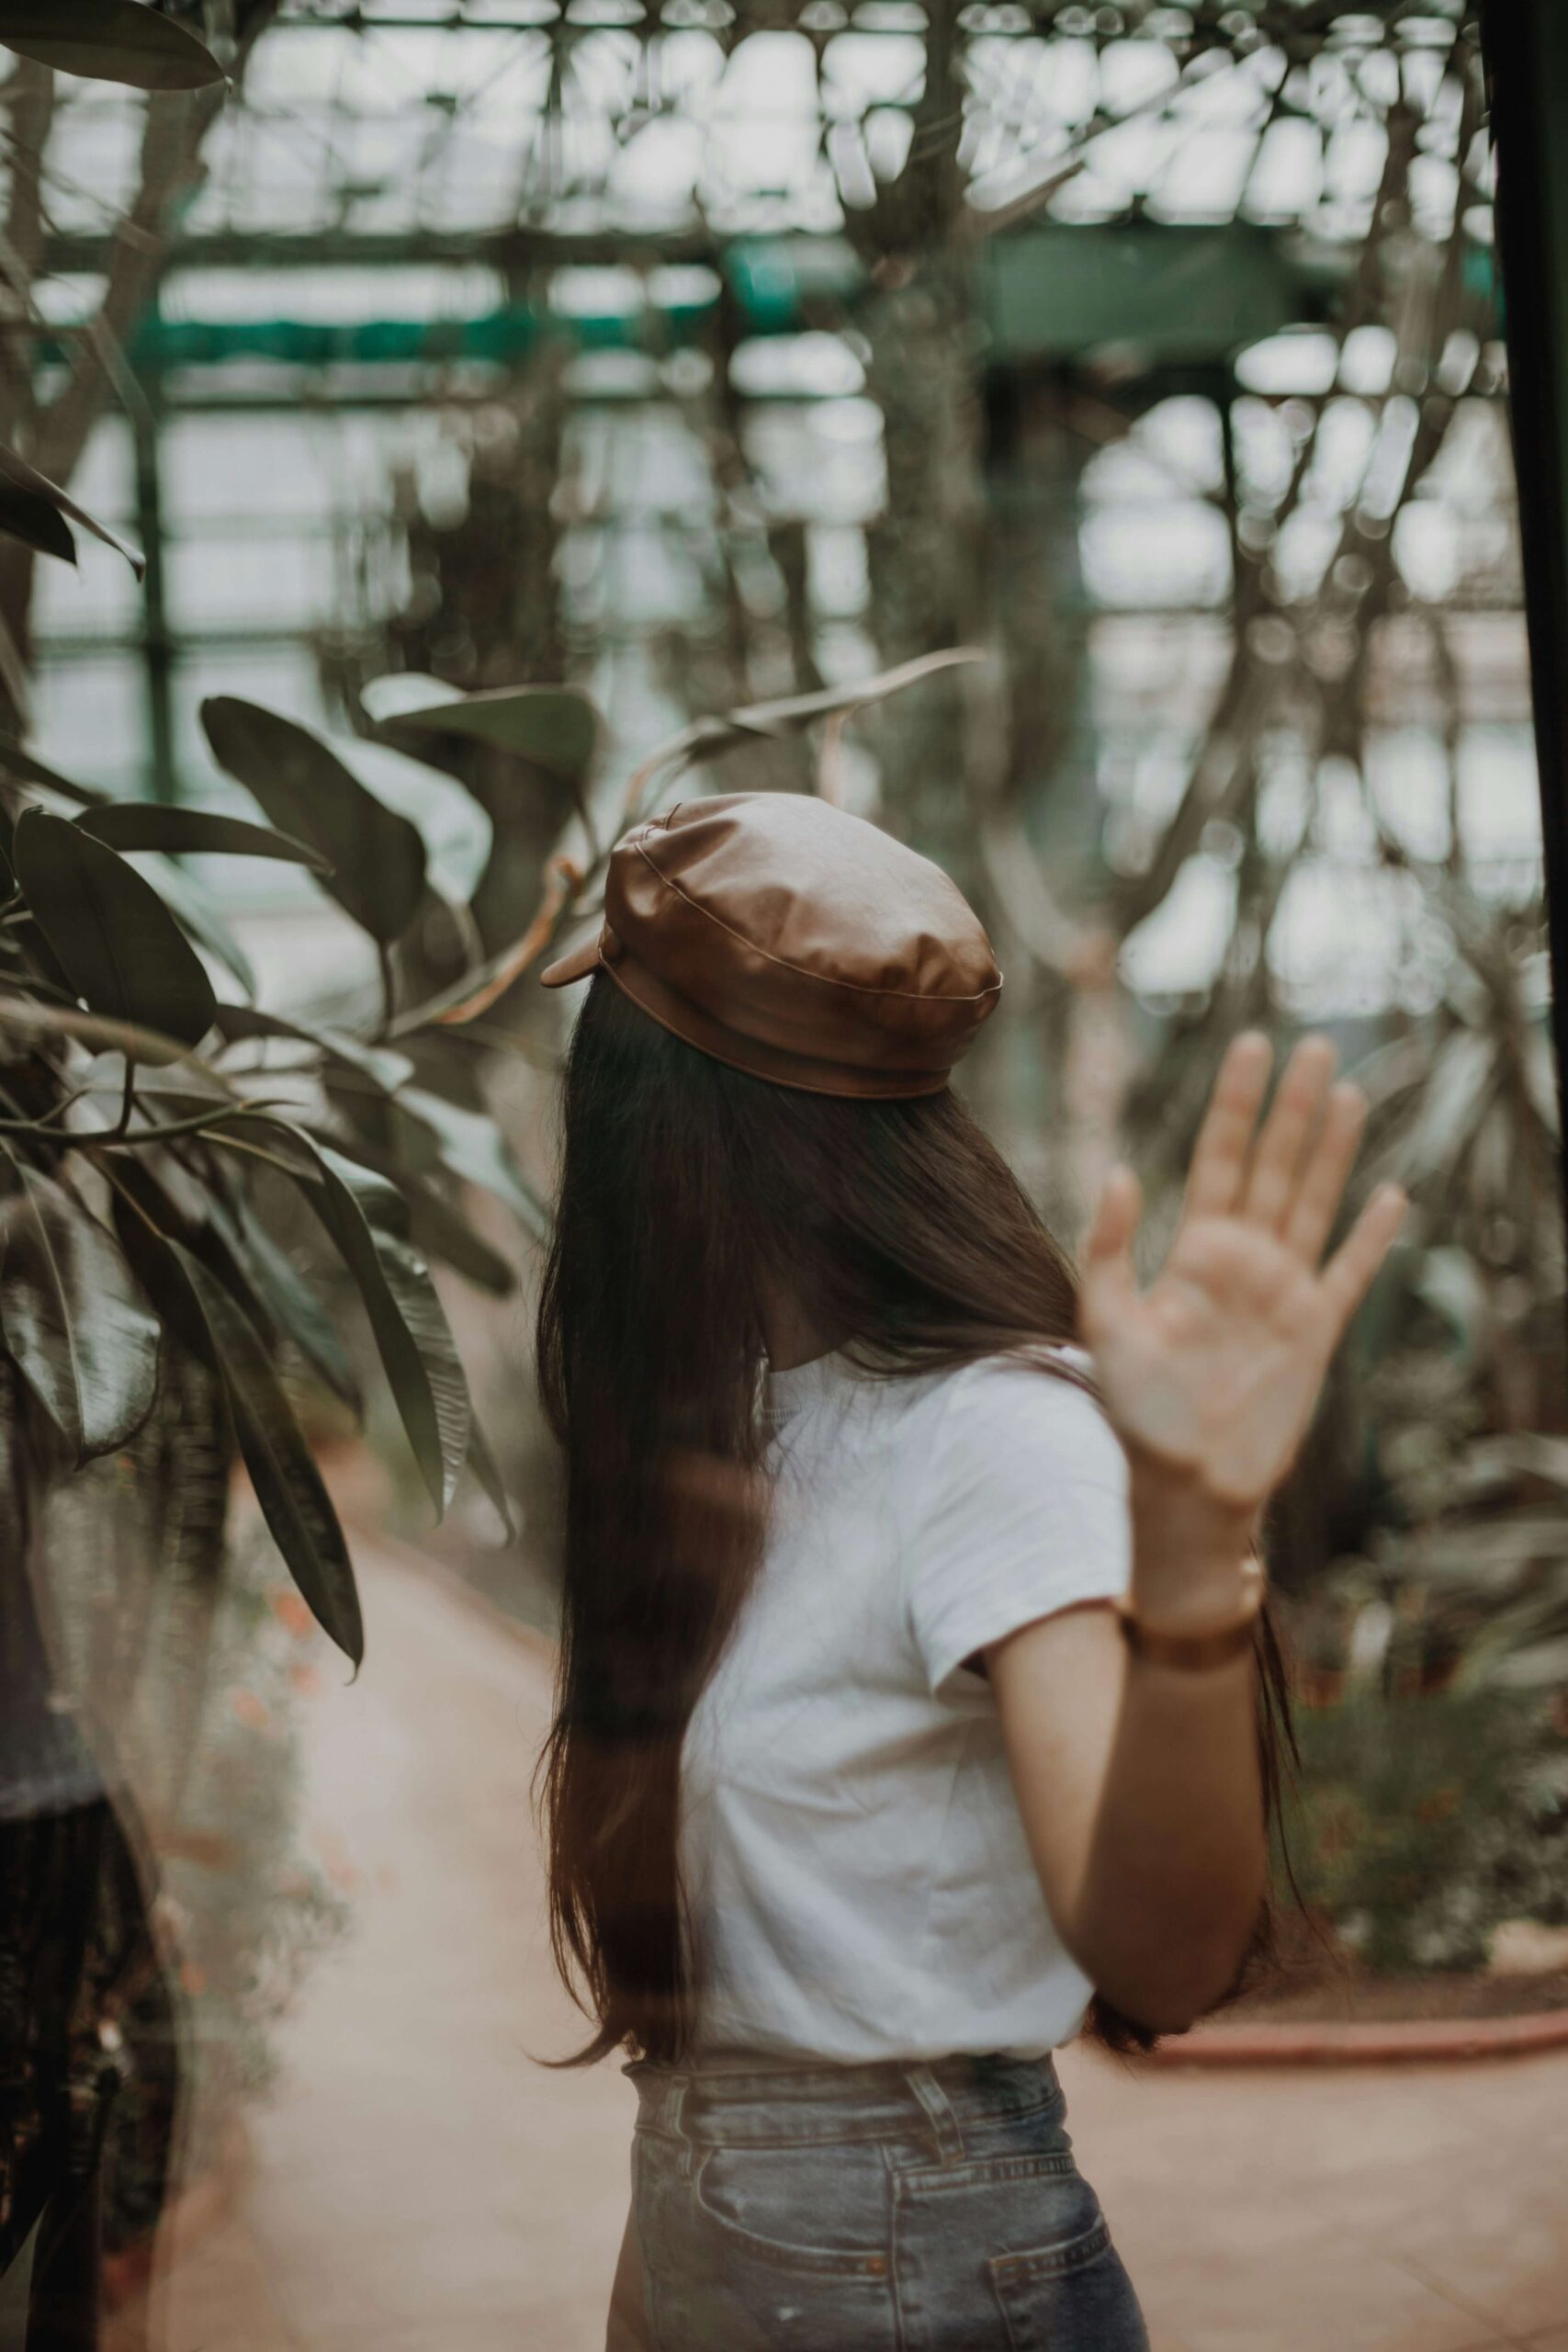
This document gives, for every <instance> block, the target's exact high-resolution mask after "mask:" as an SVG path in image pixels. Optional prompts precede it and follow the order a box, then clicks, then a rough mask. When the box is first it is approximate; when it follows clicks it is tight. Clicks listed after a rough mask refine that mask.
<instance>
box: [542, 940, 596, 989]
mask: <svg viewBox="0 0 1568 2352" xmlns="http://www.w3.org/2000/svg"><path fill="white" fill-rule="evenodd" d="M598 962H599V933H597V932H595V933H593V935H592V938H590V939H585V940H584V941H583V942H582V944H581V946H578V947H574V948H573V949H572V950H571V952H570V955H568V956H557V958H556V960H555V962H554V963H553V964H547V965H546V966H545V968H544V970H543V971H542V972H541V973H540V974H539V986H540V987H541V988H544V989H567V988H570V986H571V984H572V982H573V980H585V979H586V978H588V975H589V973H590V972H592V971H593V970H594V969H595V968H596V967H597V966H598Z"/></svg>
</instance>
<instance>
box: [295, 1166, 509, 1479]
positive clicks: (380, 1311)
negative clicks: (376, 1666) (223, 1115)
mask: <svg viewBox="0 0 1568 2352" xmlns="http://www.w3.org/2000/svg"><path fill="white" fill-rule="evenodd" d="M296 1133H297V1136H298V1138H299V1141H300V1142H302V1143H304V1144H305V1145H306V1146H307V1147H308V1148H309V1150H310V1155H311V1157H312V1159H314V1161H315V1164H316V1170H317V1177H318V1181H317V1182H314V1183H310V1184H307V1185H306V1186H305V1187H304V1191H305V1196H306V1198H307V1199H308V1200H309V1201H310V1205H311V1207H312V1208H313V1209H314V1210H315V1211H316V1214H317V1216H319V1217H320V1218H321V1223H322V1224H323V1225H324V1226H325V1227H326V1229H327V1231H328V1233H329V1234H330V1235H331V1237H332V1238H333V1241H334V1242H335V1243H336V1245H337V1249H338V1252H339V1255H340V1256H341V1257H342V1259H343V1261H344V1265H345V1266H346V1267H347V1268H348V1271H349V1272H350V1273H351V1274H352V1275H353V1276H354V1279H355V1283H357V1285H358V1288H359V1295H360V1296H361V1297H362V1298H363V1299H364V1301H365V1308H366V1312H367V1315H368V1316H369V1318H370V1329H371V1330H372V1331H373V1333H374V1334H375V1338H376V1346H377V1351H378V1353H379V1355H380V1358H381V1363H382V1365H383V1367H384V1369H385V1371H386V1374H387V1379H388V1382H389V1385H390V1387H391V1391H392V1396H393V1399H394V1401H395V1402H396V1405H397V1408H398V1412H399V1414H400V1418H401V1420H402V1424H403V1428H404V1429H405V1430H406V1431H407V1432H408V1441H409V1444H410V1445H411V1447H412V1450H413V1456H414V1460H415V1461H416V1462H417V1463H418V1464H419V1468H420V1475H421V1476H422V1477H423V1480H424V1483H425V1486H426V1487H428V1489H429V1491H430V1498H431V1501H432V1502H433V1503H434V1506H435V1511H436V1516H437V1517H438V1518H439V1517H440V1516H441V1514H442V1513H443V1512H444V1511H445V1510H446V1506H447V1504H448V1503H449V1502H450V1501H451V1499H452V1492H453V1489H454V1487H456V1486H457V1474H458V1472H459V1471H460V1470H461V1469H462V1466H463V1463H464V1461H465V1459H466V1458H467V1455H468V1383H467V1381H466V1380H465V1379H464V1377H463V1368H462V1365H461V1363H459V1361H458V1358H457V1348H456V1346H455V1345H454V1343H453V1339H452V1334H451V1330H450V1329H449V1328H448V1325H447V1322H446V1314H445V1311H444V1310H443V1308H442V1306H441V1301H440V1299H439V1298H438V1297H437V1295H436V1291H435V1285H434V1283H433V1282H432V1281H431V1278H430V1272H429V1269H428V1268H427V1266H426V1265H425V1262H424V1260H423V1256H422V1255H421V1253H420V1252H419V1251H418V1250H416V1249H415V1248H413V1247H412V1244H410V1243H409V1242H408V1241H407V1240H406V1239H405V1238H404V1235H405V1234H406V1231H407V1226H408V1211H407V1207H406V1205H405V1204H404V1203H403V1202H402V1201H401V1199H400V1197H399V1195H398V1193H396V1191H395V1190H394V1189H393V1187H392V1186H391V1185H390V1184H389V1183H388V1182H387V1181H386V1180H385V1178H383V1177H380V1176H378V1175H377V1174H376V1173H375V1172H374V1171H373V1170H370V1169H368V1168H363V1167H361V1166H360V1165H359V1164H358V1163H357V1162H356V1161H355V1160H352V1159H344V1156H343V1155H342V1153H340V1152H336V1151H333V1149H332V1148H331V1146H330V1145H327V1144H323V1143H321V1141H320V1140H319V1139H317V1138H316V1137H314V1136H306V1135H305V1133H304V1131H303V1130H302V1129H299V1130H296Z"/></svg>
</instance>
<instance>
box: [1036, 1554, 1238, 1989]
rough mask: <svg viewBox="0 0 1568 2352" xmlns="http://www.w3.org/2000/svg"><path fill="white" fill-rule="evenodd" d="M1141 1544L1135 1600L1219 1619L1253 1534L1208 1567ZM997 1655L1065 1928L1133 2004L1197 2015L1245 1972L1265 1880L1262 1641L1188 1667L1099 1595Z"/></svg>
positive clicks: (1043, 1871) (1089, 1966)
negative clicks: (1143, 1648)
mask: <svg viewBox="0 0 1568 2352" xmlns="http://www.w3.org/2000/svg"><path fill="white" fill-rule="evenodd" d="M1173 1524H1174V1523H1173ZM1175 1532H1179V1528H1178V1529H1176V1531H1175ZM1134 1556H1135V1559H1137V1560H1138V1566H1137V1568H1136V1570H1135V1573H1134V1606H1135V1607H1136V1608H1137V1609H1138V1610H1139V1611H1140V1613H1142V1614H1145V1616H1146V1618H1147V1620H1148V1622H1149V1623H1154V1624H1157V1625H1162V1626H1165V1627H1168V1628H1170V1629H1173V1630H1174V1629H1175V1628H1176V1627H1177V1626H1178V1625H1179V1624H1184V1625H1186V1626H1187V1627H1196V1626H1198V1625H1200V1624H1207V1625H1211V1626H1212V1625H1213V1624H1214V1623H1218V1622H1221V1621H1222V1620H1223V1619H1224V1617H1225V1616H1226V1615H1228V1614H1234V1613H1235V1610H1236V1609H1237V1608H1239V1606H1240V1605H1241V1602H1242V1600H1243V1598H1244V1596H1245V1592H1246V1589H1247V1588H1246V1581H1245V1577H1244V1575H1243V1570H1242V1562H1243V1561H1244V1560H1245V1557H1246V1555H1245V1551H1244V1549H1242V1548H1241V1547H1240V1546H1237V1547H1236V1548H1235V1550H1234V1551H1231V1550H1230V1549H1229V1548H1228V1547H1227V1554H1226V1556H1224V1558H1222V1559H1220V1560H1218V1561H1215V1562H1214V1563H1213V1566H1209V1565H1208V1564H1207V1563H1205V1562H1203V1561H1202V1560H1201V1559H1194V1558H1192V1557H1191V1556H1189V1558H1188V1560H1187V1562H1186V1563H1185V1569H1186V1573H1185V1574H1184V1575H1183V1577H1181V1578H1180V1579H1179V1580H1178V1579H1177V1578H1176V1577H1174V1576H1173V1575H1172V1574H1170V1573H1169V1571H1168V1567H1167V1565H1166V1564H1167V1563H1168V1561H1169V1560H1170V1559H1171V1556H1172V1555H1171V1553H1170V1551H1169V1549H1168V1545H1167V1544H1166V1543H1165V1542H1164V1540H1163V1538H1162V1539H1160V1540H1157V1541H1156V1540H1151V1541H1150V1542H1148V1543H1145V1545H1144V1546H1143V1553H1142V1557H1141V1558H1138V1547H1137V1544H1136V1541H1135V1545H1134ZM1178 1594H1179V1596H1180V1598H1179V1600H1178V1599H1177V1597H1176V1596H1177V1595H1178ZM991 1669H992V1676H993V1680H994V1681H995V1684H996V1687H997V1693H998V1702H999V1703H1000V1706H1001V1712H1002V1722H1003V1730H1004V1734H1005V1736H1006V1737H1007V1741H1008V1747H1009V1753H1010V1762H1011V1766H1012V1773H1013V1780H1014V1784H1015V1787H1016V1789H1017V1792H1018V1795H1019V1802H1020V1807H1021V1813H1022V1816H1023V1821H1024V1826H1025V1829H1026V1831H1027V1833H1028V1836H1029V1838H1030V1843H1031V1846H1032V1849H1033V1853H1034V1859H1035V1862H1036V1865H1037V1867H1038V1869H1039V1871H1040V1875H1041V1882H1042V1884H1043V1888H1044V1891H1045V1894H1046V1899H1047V1901H1048V1903H1049V1905H1050V1907H1051V1912H1052V1916H1053V1918H1054V1919H1055V1924H1056V1927H1057V1929H1058V1932H1059V1933H1060V1934H1061V1936H1062V1939H1063V1940H1064V1942H1065V1943H1066V1946H1067V1949H1068V1950H1069V1951H1071V1952H1072V1954H1073V1956H1074V1958H1075V1959H1076V1960H1077V1962H1078V1963H1079V1965H1080V1966H1081V1967H1082V1968H1083V1969H1084V1971H1085V1973H1087V1974H1088V1975H1089V1976H1090V1977H1092V1978H1093V1980H1094V1983H1095V1984H1096V1985H1097V1986H1098V1987H1099V1989H1100V1991H1102V1992H1103V1993H1104V1994H1105V1995H1106V1996H1107V1998H1108V1999H1110V2000H1111V2001H1112V2002H1114V2003H1115V2005H1116V2007H1118V2008H1121V2009H1122V2010H1124V2011H1125V2012H1126V2013H1127V2014H1128V2015H1129V2016H1132V2017H1134V2018H1138V2019H1139V2020H1140V2021H1141V2022H1143V2023H1145V2024H1147V2025H1150V2026H1154V2027H1157V2028H1161V2029H1164V2030H1176V2029H1179V2028H1180V2027H1182V2026H1184V2025H1187V2024H1190V2022H1191V2020H1192V2018H1194V2017H1196V2016H1199V2015H1201V2012H1202V2011H1203V2010H1204V2009H1205V2008H1208V2007H1212V2006H1213V2002H1214V2001H1215V2000H1217V1999H1218V1998H1219V1997H1220V1996H1221V1995H1222V1994H1223V1993H1224V1991H1225V1989H1226V1987H1227V1985H1229V1984H1230V1982H1231V1980H1232V1978H1233V1977H1234V1974H1235V1969H1236V1966H1237V1964H1238V1962H1239V1961H1240V1959H1241V1956H1242V1953H1243V1951H1245V1949H1246V1945H1247V1939H1248V1936H1249V1935H1250V1932H1251V1929H1252V1927H1253V1923H1254V1921H1255V1919H1256V1917H1257V1913H1258V1903H1259V1900H1260V1897H1261V1894H1262V1891H1263V1885H1264V1880H1265V1873H1266V1869H1267V1844H1266V1838H1265V1829H1264V1803H1263V1790H1262V1783H1261V1771H1260V1766H1259V1760H1258V1727H1257V1695H1258V1694H1257V1673H1256V1668H1255V1667H1254V1664H1253V1661H1252V1658H1251V1656H1250V1655H1249V1654H1248V1655H1244V1656H1242V1657H1238V1658H1235V1659H1232V1660H1231V1661H1229V1662H1228V1663H1226V1664H1224V1665H1222V1666H1217V1667H1207V1668H1203V1669H1201V1671H1198V1672H1186V1671H1182V1670H1181V1669H1179V1668H1173V1667H1170V1666H1167V1665H1162V1664H1159V1663H1156V1661H1154V1660H1153V1659H1146V1658H1141V1657H1137V1656H1135V1655H1134V1653H1133V1651H1132V1650H1131V1649H1130V1648H1129V1646H1128V1645H1127V1643H1126V1642H1125V1641H1124V1639H1123V1638H1122V1634H1121V1631H1120V1629H1119V1627H1118V1625H1117V1623H1116V1621H1115V1619H1114V1617H1113V1616H1112V1614H1111V1611H1109V1610H1103V1609H1095V1610H1080V1611H1072V1612H1069V1613H1068V1614H1067V1615H1066V1616H1065V1617H1061V1618H1058V1619H1055V1620H1047V1621H1046V1622H1045V1623H1043V1624H1041V1625H1038V1626H1033V1627H1030V1628H1027V1629H1026V1630H1025V1631H1024V1633H1022V1634H1020V1635H1018V1636H1016V1637H1015V1638H1014V1639H1013V1640H1012V1641H1011V1642H1010V1643H1006V1644H1003V1645H999V1646H998V1649H997V1651H996V1652H995V1653H994V1654H993V1657H992V1660H991Z"/></svg>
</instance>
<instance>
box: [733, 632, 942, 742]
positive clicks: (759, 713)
mask: <svg viewBox="0 0 1568 2352" xmlns="http://www.w3.org/2000/svg"><path fill="white" fill-rule="evenodd" d="M985 659H986V655H985V652H984V650H983V649H982V648H981V647H980V646H977V645H950V646H945V647H943V648H942V650H941V651H940V652H937V653H922V654H920V655H919V657H918V658H917V659H916V660H915V661H913V662H899V664H898V665H897V668H896V669H893V670H880V671H878V673H877V674H876V675H875V676H874V677H873V678H857V679H855V680H854V681H853V682H852V684H849V685H847V686H823V687H821V688H820V689H819V690H818V692H817V693H816V694H811V695H784V696H783V697H782V698H781V699H779V700H777V701H773V702H754V703H749V704H747V705H745V706H743V707H741V708H740V709H739V710H728V711H726V712H725V713H724V714H723V716H722V717H721V718H716V719H714V720H712V721H711V722H706V723H709V724H712V725H713V726H716V727H722V728H724V729H727V730H728V729H735V730H736V731H738V732H739V733H741V734H746V735H790V734H794V733H795V731H796V730H797V729H800V728H802V727H809V726H810V725H811V724H812V723H813V721H814V720H816V719H818V718H835V717H836V716H837V715H838V714H839V713H840V711H848V710H861V709H863V708H864V707H865V705H866V704H867V703H874V702H886V699H887V697H888V696H889V695H897V694H902V693H903V691H904V689H905V687H906V686H914V685H919V684H920V682H921V680H922V679H925V678H933V677H935V676H936V674H937V673H938V672H939V671H942V670H953V669H957V668H959V667H960V666H961V665H963V664H964V663H966V662H983V661H985ZM697 723H698V724H699V726H700V725H703V724H704V723H705V722H704V721H702V720H699V721H698V722H697Z"/></svg>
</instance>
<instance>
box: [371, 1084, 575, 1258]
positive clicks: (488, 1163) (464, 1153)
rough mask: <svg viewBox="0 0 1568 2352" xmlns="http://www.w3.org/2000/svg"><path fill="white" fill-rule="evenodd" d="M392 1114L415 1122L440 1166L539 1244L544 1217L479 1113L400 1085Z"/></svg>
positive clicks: (492, 1126)
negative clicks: (490, 1198) (486, 1196)
mask: <svg viewBox="0 0 1568 2352" xmlns="http://www.w3.org/2000/svg"><path fill="white" fill-rule="evenodd" d="M394 1107H395V1109H396V1110H397V1111H398V1112H400V1113H406V1114H407V1115H408V1116H409V1117H410V1118H412V1119H415V1120H417V1121H418V1123H419V1125H421V1126H422V1127H423V1128H424V1129H425V1130H426V1131H427V1133H429V1134H430V1135H432V1136H434V1138H435V1148H436V1151H437V1153H438V1154H439V1157H440V1159H441V1163H442V1165H443V1167H445V1168H447V1169H449V1170H451V1172H452V1174H453V1175H454V1176H461V1177H463V1178H464V1179H466V1181H467V1182H468V1183H470V1184H478V1185H479V1187H480V1188H481V1190H482V1191H484V1192H487V1193H494V1194H495V1196H496V1198H497V1200H499V1201H504V1202H505V1204H506V1205H507V1207H508V1208H509V1209H510V1210H511V1211H512V1214H513V1216H514V1217H516V1218H517V1220H518V1222H519V1224H520V1225H522V1226H523V1227H524V1228H525V1231H527V1232H529V1233H531V1234H533V1235H534V1237H535V1238H536V1239H539V1240H542V1239H544V1238H546V1237H547V1234H548V1232H549V1228H550V1218H549V1212H548V1210H547V1208H546V1206H545V1204H544V1203H543V1201H541V1200H540V1199H539V1197H538V1195H537V1194H536V1193H535V1192H533V1191H532V1190H531V1188H530V1187H529V1184H528V1182H527V1180H526V1178H525V1176H524V1174H523V1171H522V1170H521V1169H520V1168H519V1167H518V1165H517V1162H516V1160H515V1159H513V1155H512V1151H511V1148H510V1147H509V1146H508V1144H507V1141H506V1138H505V1136H503V1135H502V1132H501V1129H500V1128H499V1127H498V1126H497V1125H496V1123H495V1121H494V1120H493V1119H492V1118H491V1117H490V1115H489V1114H488V1113H486V1112H483V1111H465V1110H463V1109H462V1108H461V1107H460V1105H459V1104H457V1103H448V1102H446V1099H445V1098H444V1097H443V1096H442V1095H439V1094H429V1093H427V1092H426V1091H424V1089H423V1087H418V1086H405V1087H403V1088H402V1089H401V1090H400V1092H399V1094H398V1096H397V1098H396V1102H395V1105H394Z"/></svg>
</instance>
